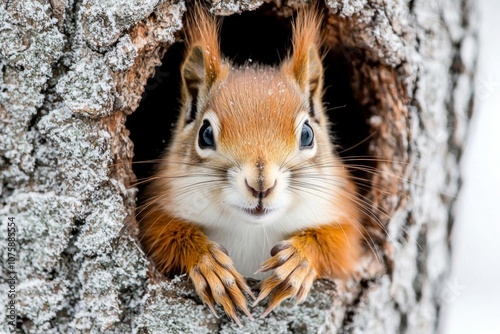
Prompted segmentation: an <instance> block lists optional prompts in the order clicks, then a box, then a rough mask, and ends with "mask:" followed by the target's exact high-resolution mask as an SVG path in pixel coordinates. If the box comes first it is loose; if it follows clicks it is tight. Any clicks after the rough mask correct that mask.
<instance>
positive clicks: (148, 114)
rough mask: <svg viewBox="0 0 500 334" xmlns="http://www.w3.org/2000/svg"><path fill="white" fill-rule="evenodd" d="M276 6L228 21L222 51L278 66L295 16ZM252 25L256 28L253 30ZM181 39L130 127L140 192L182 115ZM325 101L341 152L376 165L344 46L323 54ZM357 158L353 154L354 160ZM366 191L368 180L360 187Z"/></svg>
mask: <svg viewBox="0 0 500 334" xmlns="http://www.w3.org/2000/svg"><path fill="white" fill-rule="evenodd" d="M274 9H275V8H274V7H273V5H272V4H265V5H263V6H261V7H260V8H259V10H256V11H252V12H245V13H242V14H235V15H231V16H228V17H225V18H224V19H223V23H222V27H221V49H222V53H223V55H224V56H225V57H226V58H228V59H231V60H232V61H233V62H234V63H235V64H244V63H246V62H249V61H251V62H252V63H261V64H266V65H278V64H279V63H280V62H281V60H282V59H284V58H285V57H286V55H287V52H288V50H289V48H290V47H291V41H290V39H291V34H292V31H291V19H290V18H287V17H283V16H279V15H277V13H276V11H275V10H274ZM248 27H252V28H251V29H248ZM184 51H185V48H184V44H183V42H182V41H180V42H177V43H175V44H173V45H172V46H171V47H170V48H169V49H168V51H167V53H166V54H165V56H164V58H163V60H162V65H161V66H159V67H158V68H157V69H156V72H155V75H154V76H153V77H152V78H150V79H149V80H148V82H147V84H146V86H145V88H144V93H143V97H142V100H141V103H140V105H139V107H138V108H137V110H136V111H135V112H134V113H133V114H132V115H131V116H129V117H128V120H127V124H126V125H127V127H128V129H129V130H130V133H131V134H130V138H131V140H132V141H133V142H134V154H135V155H134V159H133V161H134V165H133V170H134V173H135V175H136V176H137V179H138V181H139V184H140V185H139V193H141V192H142V189H143V187H144V185H145V184H144V183H140V181H141V180H143V179H145V178H147V177H150V176H151V175H152V173H153V171H154V166H155V165H156V164H155V159H159V158H160V157H161V155H162V153H163V152H164V150H165V149H166V147H167V146H168V143H169V140H170V138H171V133H172V130H173V129H174V124H175V122H176V120H177V116H178V113H179V107H180V105H179V100H180V71H179V69H180V66H181V63H182V60H183V56H184ZM324 67H325V94H324V103H325V107H326V108H327V110H328V116H329V119H330V121H331V123H332V127H331V130H332V134H333V136H334V140H335V143H336V144H337V145H338V151H339V154H340V155H341V157H342V158H345V159H346V162H347V163H348V164H351V165H352V166H354V165H360V164H361V165H366V166H371V163H369V162H367V159H360V160H354V157H368V155H369V154H368V145H369V142H370V140H367V138H368V137H369V133H370V128H369V125H368V123H367V122H366V119H367V117H368V113H367V112H366V110H364V109H363V108H361V107H360V106H359V104H358V103H357V102H356V99H355V98H354V95H353V92H352V88H351V82H350V81H351V79H350V78H351V77H352V75H351V74H352V73H351V71H352V66H351V63H350V59H349V56H348V55H347V53H346V52H345V50H344V49H343V47H342V46H340V45H339V46H334V47H332V48H331V49H330V51H328V53H327V54H326V56H325V58H324ZM350 157H353V158H350ZM352 170H353V174H354V176H355V177H356V178H362V179H366V178H367V176H368V174H367V173H365V172H362V171H360V169H358V168H353V169H352ZM360 189H361V191H362V192H363V193H364V192H367V191H368V189H367V187H366V182H363V186H362V187H360Z"/></svg>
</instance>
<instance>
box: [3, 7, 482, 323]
mask: <svg viewBox="0 0 500 334" xmlns="http://www.w3.org/2000/svg"><path fill="white" fill-rule="evenodd" d="M300 2H301V1H298V0H289V1H279V0H276V1H274V2H273V3H275V4H276V6H277V7H278V8H279V9H278V11H279V12H280V13H282V14H283V15H289V13H290V10H289V9H287V8H288V7H291V8H296V6H297V5H298V4H299V3H300ZM262 3H263V2H262V1H255V0H240V1H235V0H230V1H221V0H214V1H213V5H212V9H213V11H214V12H215V13H217V14H221V15H229V14H232V13H236V12H239V11H244V10H253V9H256V8H258V7H259V6H260V5H261V4H262ZM326 3H327V6H329V7H330V15H329V17H328V28H327V29H326V30H327V40H328V42H330V43H341V44H342V45H344V46H345V47H346V48H349V49H353V50H358V53H357V56H355V57H353V58H352V69H353V74H354V76H353V80H352V83H351V84H352V88H353V91H354V92H355V95H356V99H357V100H358V102H359V103H360V104H361V105H362V106H364V107H366V108H367V110H369V111H370V114H371V115H370V118H369V122H370V126H371V127H372V130H373V131H374V132H375V133H376V135H375V136H374V137H373V138H372V139H371V144H370V145H371V146H370V149H371V153H372V154H373V156H376V157H379V158H381V159H380V161H379V162H378V163H377V165H376V167H377V169H378V170H379V173H378V174H377V175H376V176H375V177H374V179H373V181H372V182H373V185H374V187H373V188H372V190H371V191H370V193H369V194H368V196H369V197H370V200H371V202H372V207H373V208H375V209H374V210H377V209H378V210H384V211H385V212H386V213H384V214H382V213H380V211H378V212H379V218H380V220H381V221H382V222H383V224H384V228H381V227H380V226H379V225H378V224H373V226H371V225H369V224H367V226H366V228H367V230H369V232H370V236H371V237H372V238H373V240H374V242H375V245H374V251H375V253H377V255H378V260H377V259H376V258H375V256H374V255H373V254H372V255H370V253H368V254H367V257H366V260H365V263H364V265H363V268H364V269H363V271H362V273H361V275H360V278H359V279H358V280H356V281H353V282H349V283H348V284H347V285H346V286H345V287H342V288H340V287H335V285H334V284H333V283H332V282H330V281H318V282H316V284H315V289H314V290H313V292H312V293H311V296H309V298H308V299H307V301H306V302H305V303H304V304H303V305H300V306H296V307H294V306H293V304H292V303H291V302H290V303H284V305H283V306H282V307H280V308H279V309H278V310H277V311H276V312H274V313H273V314H272V315H271V316H269V317H267V318H265V319H258V320H256V321H254V322H250V321H245V327H244V328H242V329H238V328H237V327H236V326H235V325H234V324H233V323H231V322H229V321H227V319H226V318H225V317H222V318H221V319H216V318H214V317H213V316H212V315H211V314H210V312H209V311H208V308H206V307H204V306H203V305H201V302H200V300H199V299H197V297H196V296H195V293H194V291H193V290H192V288H191V286H190V284H189V282H187V281H186V280H185V278H179V279H176V280H173V281H160V280H158V279H157V278H156V277H155V276H154V275H153V274H151V272H150V274H148V270H149V269H150V268H148V261H147V259H146V258H145V256H144V254H143V253H142V252H141V250H140V248H139V247H138V245H137V241H136V239H135V238H134V236H135V234H134V233H135V232H134V230H133V229H130V230H127V229H124V227H125V226H134V224H135V223H134V218H133V215H134V209H135V196H136V192H135V190H134V189H133V188H131V187H130V183H131V182H132V181H133V180H134V175H133V173H132V169H131V164H130V162H131V158H132V143H131V141H130V140H129V138H128V131H127V129H126V128H125V125H124V123H125V120H126V117H127V115H129V114H130V113H132V112H133V111H134V110H135V109H136V107H137V106H138V103H139V101H140V98H141V94H142V92H143V89H144V85H145V83H146V80H147V78H149V77H151V76H152V75H153V72H154V67H155V66H156V65H158V64H159V63H160V60H161V58H162V56H163V54H164V53H165V51H166V50H167V49H168V47H169V45H171V44H172V43H173V42H174V41H175V40H176V36H177V35H176V32H178V31H180V30H181V29H182V22H181V18H182V15H183V13H184V12H185V10H186V5H185V3H184V2H183V1H162V0H148V1H137V0H134V1H130V0H116V1H98V0H52V1H50V2H49V1H43V0H38V1H37V0H26V1H7V0H3V1H2V3H1V4H0V53H1V54H0V68H1V70H2V75H1V76H0V86H1V89H0V117H1V121H0V127H1V132H0V181H1V182H0V196H1V201H0V231H1V232H0V255H1V258H2V261H1V262H2V265H1V266H0V276H1V277H2V281H1V282H0V305H2V307H0V318H1V319H2V321H1V322H0V331H1V332H9V330H10V327H9V324H8V322H5V321H4V319H6V316H7V315H8V314H7V308H6V305H7V304H8V302H9V298H8V296H7V293H6V292H7V291H8V290H9V286H10V284H9V283H8V282H7V281H5V279H6V278H8V277H10V276H9V275H10V274H9V272H10V270H11V268H9V267H8V261H7V260H8V252H7V248H8V247H7V245H8V240H7V223H8V217H15V222H16V225H17V233H16V238H17V243H18V250H17V260H16V262H15V266H16V267H15V270H16V272H17V281H16V301H17V304H16V307H17V308H16V311H17V316H18V324H17V327H18V331H19V332H23V333H80V332H82V333H101V332H106V333H128V332H138V333H166V332H168V333H217V332H219V333H236V332H241V333H243V332H246V333H316V332H320V333H403V332H404V333H427V332H433V331H435V330H436V328H437V324H438V317H439V311H440V308H441V306H442V304H443V303H445V302H446V300H447V295H446V294H447V290H446V287H447V285H446V284H447V283H446V282H447V281H446V280H447V273H448V270H449V265H450V261H449V259H450V244H449V234H450V230H451V227H452V222H453V216H452V214H451V213H450V212H451V208H452V204H453V202H454V198H455V196H456V194H457V192H458V190H459V185H460V175H459V170H458V162H459V159H460V154H461V150H462V147H463V144H464V139H465V135H466V129H467V125H468V120H469V117H470V113H471V110H472V101H473V99H472V97H473V74H474V69H475V60H476V50H477V45H476V44H477V36H476V26H475V20H474V15H473V12H472V11H471V4H472V2H469V1H467V0H441V1H438V2H432V1H426V0H413V1H408V2H402V1H399V2H396V1H394V2H392V1H382V0H358V1H340V0H328V1H326ZM287 6H288V7H287ZM382 190H383V191H382ZM385 230H386V231H387V233H386V231H385ZM253 310H254V314H259V313H260V312H262V311H263V308H262V307H261V306H258V307H256V308H254V309H253Z"/></svg>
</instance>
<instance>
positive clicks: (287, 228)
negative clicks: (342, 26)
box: [139, 7, 362, 324]
mask: <svg viewBox="0 0 500 334" xmlns="http://www.w3.org/2000/svg"><path fill="white" fill-rule="evenodd" d="M186 25H187V27H186V30H187V40H186V45H187V51H186V56H185V59H184V62H183V64H182V67H181V77H182V100H181V101H182V106H181V114H180V117H179V119H178V122H177V126H176V129H175V133H174V135H173V139H172V141H171V144H170V146H169V148H168V150H167V151H166V153H165V155H164V156H163V158H162V159H161V163H160V164H159V166H158V168H157V170H156V173H155V176H154V177H153V180H152V182H151V184H150V185H149V186H148V187H147V190H146V197H147V199H148V200H147V201H146V202H145V204H144V206H143V209H142V211H141V213H140V215H139V226H140V238H141V242H142V246H143V248H144V250H145V252H146V253H147V255H148V256H149V257H150V258H151V260H152V261H153V262H154V264H155V266H156V269H157V270H159V271H160V272H161V273H164V274H181V273H186V274H187V275H188V276H189V278H190V279H191V281H192V283H193V285H194V287H195V289H196V291H197V293H198V295H199V296H200V298H201V299H202V300H203V302H204V303H205V304H206V305H207V306H208V307H209V308H210V310H211V311H212V312H213V313H214V315H216V313H215V308H214V305H215V304H220V305H222V307H223V308H224V310H225V312H226V313H227V315H229V316H230V317H231V318H232V319H233V320H234V321H235V322H237V323H238V324H241V322H240V320H239V319H238V316H237V309H240V310H241V311H243V312H244V313H245V314H246V315H247V316H248V317H249V318H251V319H253V318H252V315H251V313H250V311H249V310H248V307H247V299H246V297H245V295H244V293H246V294H248V295H249V296H251V297H252V298H254V299H255V301H254V305H256V304H257V303H259V302H261V301H262V300H263V299H264V298H265V297H267V296H270V298H269V302H268V305H267V309H266V311H265V312H264V313H263V314H262V316H266V315H267V314H268V313H269V312H271V311H272V310H273V309H274V308H275V307H276V306H278V305H279V304H280V303H281V302H282V301H283V300H284V299H286V298H292V297H295V298H296V301H297V303H300V302H302V301H304V300H305V298H306V297H307V295H308V293H309V291H310V289H311V286H312V284H313V281H314V280H315V279H316V278H320V277H326V278H347V277H349V276H350V275H352V273H353V272H354V271H355V267H356V266H357V264H358V262H359V257H360V253H361V239H362V233H361V228H362V227H361V224H360V210H359V208H358V207H357V206H356V189H355V186H354V184H353V182H352V181H351V177H350V176H349V174H348V172H347V170H346V168H345V166H344V164H343V163H342V161H341V160H340V158H339V157H338V156H337V154H336V153H335V148H334V145H333V144H332V142H331V138H330V134H329V124H328V120H327V116H326V114H325V108H324V106H323V104H322V95H323V66H322V59H321V55H320V47H321V45H320V44H321V42H320V36H319V33H320V25H321V16H320V14H318V12H317V10H314V9H311V8H309V9H307V8H305V9H301V10H299V12H298V13H297V17H296V19H295V20H294V22H293V36H292V42H293V49H292V51H291V53H290V55H289V56H288V57H287V58H286V59H285V60H284V61H282V63H281V65H279V66H275V67H272V66H264V65H259V64H252V65H250V64H247V65H243V66H235V65H233V64H232V63H231V62H230V61H229V60H227V59H224V58H223V56H222V54H221V50H220V46H219V24H218V21H217V20H216V19H215V18H214V17H213V16H211V15H210V14H208V13H207V12H206V10H204V9H203V8H200V7H195V9H194V10H193V11H192V13H191V15H190V16H189V17H188V19H187V24H186ZM244 277H255V278H263V279H264V280H263V282H262V283H261V286H260V294H259V295H258V296H257V297H255V296H254V295H253V294H252V291H251V290H250V288H249V287H248V286H247V284H246V282H245V279H244ZM216 316H217V315H216Z"/></svg>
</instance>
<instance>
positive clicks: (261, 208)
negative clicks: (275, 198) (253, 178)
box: [245, 202, 267, 217]
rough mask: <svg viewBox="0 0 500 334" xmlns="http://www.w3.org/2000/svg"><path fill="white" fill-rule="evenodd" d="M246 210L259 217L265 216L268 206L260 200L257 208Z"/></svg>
mask: <svg viewBox="0 0 500 334" xmlns="http://www.w3.org/2000/svg"><path fill="white" fill-rule="evenodd" d="M245 211H246V212H247V213H249V214H251V215H252V216H257V217H260V216H263V215H265V214H266V212H267V210H266V208H264V206H263V205H262V202H259V204H258V205H257V206H256V207H255V208H253V209H245Z"/></svg>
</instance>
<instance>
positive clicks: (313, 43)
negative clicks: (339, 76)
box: [282, 8, 323, 122]
mask: <svg viewBox="0 0 500 334" xmlns="http://www.w3.org/2000/svg"><path fill="white" fill-rule="evenodd" d="M320 29H321V16H320V15H319V14H318V13H317V10H316V9H315V8H305V9H302V10H300V11H299V12H298V13H297V18H296V19H295V22H294V25H293V52H292V54H291V56H290V57H289V58H288V59H287V60H286V61H285V62H284V63H283V65H282V71H284V72H285V74H287V75H288V76H291V77H292V78H293V79H294V80H295V81H296V82H297V84H298V86H299V87H300V89H301V90H302V91H303V92H304V94H306V95H307V98H308V101H309V108H310V109H309V111H310V113H311V116H312V117H314V119H315V120H316V121H318V122H319V119H320V117H321V113H322V110H323V108H322V95H323V64H322V61H321V56H320V53H319V48H320V44H321V42H320V37H319V35H320Z"/></svg>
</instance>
